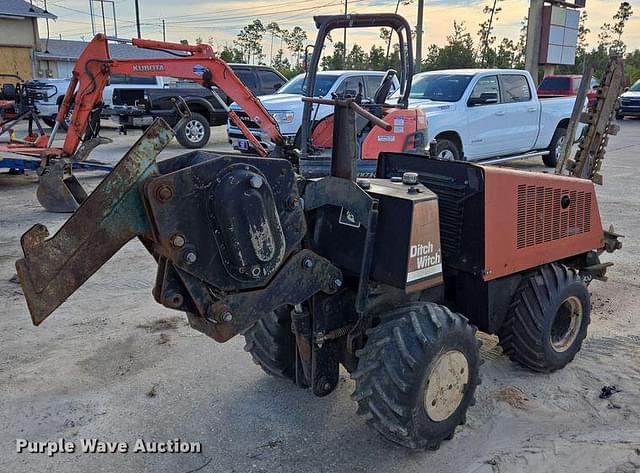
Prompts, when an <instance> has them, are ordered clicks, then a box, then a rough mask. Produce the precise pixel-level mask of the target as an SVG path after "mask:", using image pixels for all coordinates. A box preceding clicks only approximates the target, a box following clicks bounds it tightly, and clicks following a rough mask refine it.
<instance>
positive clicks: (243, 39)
mask: <svg viewBox="0 0 640 473" xmlns="http://www.w3.org/2000/svg"><path fill="white" fill-rule="evenodd" d="M265 32H266V29H265V27H264V25H263V24H262V22H261V21H260V20H259V19H255V20H253V22H252V23H250V24H248V25H247V26H245V27H244V28H242V29H241V30H240V32H239V33H238V35H237V36H236V40H235V41H234V43H235V44H236V45H237V46H238V47H239V48H240V49H241V50H242V51H243V54H244V55H245V58H246V62H248V63H251V62H253V63H255V62H260V61H261V60H262V58H263V57H264V54H262V38H263V37H264V33H265Z"/></svg>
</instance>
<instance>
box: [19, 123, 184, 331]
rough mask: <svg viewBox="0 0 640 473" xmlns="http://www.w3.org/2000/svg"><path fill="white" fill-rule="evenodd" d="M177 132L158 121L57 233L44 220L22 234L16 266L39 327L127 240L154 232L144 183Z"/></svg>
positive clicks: (35, 321) (154, 169) (33, 316)
mask: <svg viewBox="0 0 640 473" xmlns="http://www.w3.org/2000/svg"><path fill="white" fill-rule="evenodd" d="M173 136H174V134H173V130H172V129H171V127H170V126H169V125H167V123H166V122H165V121H164V120H162V119H158V120H156V121H155V122H154V123H153V124H152V125H151V126H150V127H149V128H148V129H147V131H146V132H145V133H144V134H143V135H142V137H141V138H140V139H139V140H138V141H137V142H136V144H135V145H133V147H132V148H131V149H130V150H129V151H128V152H127V154H126V155H125V156H124V158H122V160H121V161H120V162H119V163H118V164H117V165H116V166H115V167H114V169H113V171H112V172H111V173H110V174H109V175H108V176H107V177H106V178H105V179H104V180H103V181H102V182H101V183H100V184H99V185H98V187H97V188H96V189H95V190H94V191H93V193H92V194H91V195H90V196H89V197H88V198H87V199H86V200H85V201H84V202H83V204H82V205H81V206H80V208H79V209H78V210H77V211H76V212H75V213H74V214H73V215H72V216H71V217H70V218H69V220H67V221H66V222H65V224H64V225H63V226H62V227H61V228H60V230H58V232H57V233H56V234H55V235H54V236H53V237H51V238H48V237H49V231H48V230H47V227H45V226H44V225H41V224H37V225H34V226H33V227H31V229H29V230H28V231H27V232H26V233H25V234H24V235H22V238H21V243H22V251H23V252H24V258H23V259H20V260H18V261H17V262H16V269H17V271H18V277H19V279H20V284H21V285H22V289H23V290H24V296H25V298H26V300H27V305H28V306H29V312H31V319H32V320H33V323H34V324H35V325H39V324H40V323H41V322H42V321H43V320H44V319H46V318H47V317H48V316H49V315H50V314H51V313H52V312H53V311H54V310H55V309H56V308H57V307H58V306H59V305H60V304H62V302H64V300H65V299H67V297H69V296H70V295H71V294H73V293H74V292H75V290H76V289H78V288H79V287H80V286H81V285H82V284H83V283H84V282H85V281H86V280H87V279H89V277H90V276H91V275H92V274H93V273H95V272H96V271H97V270H98V269H99V268H100V267H101V266H102V265H103V264H104V263H106V262H107V261H108V260H109V259H110V258H111V257H112V256H113V255H114V254H115V253H116V252H117V251H118V250H119V249H120V248H121V247H122V246H123V245H124V244H125V243H127V242H128V241H129V240H131V239H132V238H134V237H135V236H137V235H143V234H147V233H148V232H149V224H148V221H147V218H146V214H145V210H144V205H143V203H142V199H141V192H140V187H141V185H142V182H143V181H144V180H145V179H146V178H147V177H148V176H150V175H151V174H153V173H157V166H156V156H157V155H158V154H159V153H160V151H162V149H163V148H164V147H165V146H166V145H167V144H168V143H169V142H170V141H171V140H172V139H173Z"/></svg>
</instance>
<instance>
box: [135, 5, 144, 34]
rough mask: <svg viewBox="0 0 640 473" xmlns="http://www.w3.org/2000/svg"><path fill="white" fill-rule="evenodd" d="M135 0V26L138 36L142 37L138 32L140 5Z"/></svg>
mask: <svg viewBox="0 0 640 473" xmlns="http://www.w3.org/2000/svg"><path fill="white" fill-rule="evenodd" d="M135 2H136V27H137V28H138V38H142V35H141V34H140V6H139V5H138V0H135Z"/></svg>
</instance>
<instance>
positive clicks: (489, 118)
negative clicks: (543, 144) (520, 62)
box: [463, 75, 507, 159]
mask: <svg viewBox="0 0 640 473" xmlns="http://www.w3.org/2000/svg"><path fill="white" fill-rule="evenodd" d="M466 107H467V109H466V111H467V130H466V131H467V132H466V133H465V135H466V142H465V143H463V146H464V154H465V157H466V158H468V159H481V158H488V157H493V156H496V153H499V151H500V150H501V149H502V148H503V147H504V143H503V142H502V141H503V140H504V132H503V129H504V128H505V127H506V126H507V123H506V121H505V112H504V110H503V108H502V104H501V103H500V87H499V84H498V76H497V75H491V76H485V77H481V78H480V79H478V81H477V82H476V83H475V85H474V86H473V89H472V90H471V95H470V96H469V99H468V100H467V103H466Z"/></svg>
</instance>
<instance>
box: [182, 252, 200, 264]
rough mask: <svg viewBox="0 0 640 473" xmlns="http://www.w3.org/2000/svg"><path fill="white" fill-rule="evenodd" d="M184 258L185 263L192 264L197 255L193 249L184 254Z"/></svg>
mask: <svg viewBox="0 0 640 473" xmlns="http://www.w3.org/2000/svg"><path fill="white" fill-rule="evenodd" d="M184 259H185V261H186V262H187V264H193V263H195V262H196V261H197V260H198V255H196V254H195V253H194V252H193V251H189V252H187V253H186V254H185V255H184Z"/></svg>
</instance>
